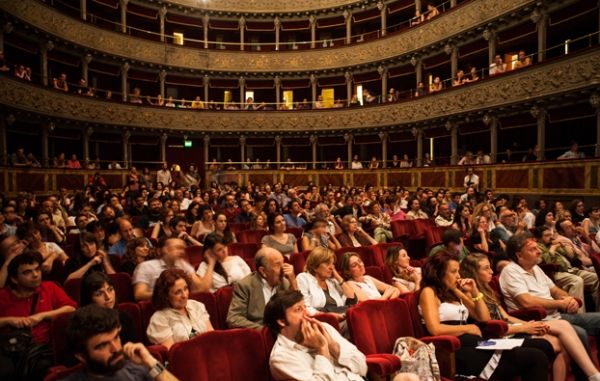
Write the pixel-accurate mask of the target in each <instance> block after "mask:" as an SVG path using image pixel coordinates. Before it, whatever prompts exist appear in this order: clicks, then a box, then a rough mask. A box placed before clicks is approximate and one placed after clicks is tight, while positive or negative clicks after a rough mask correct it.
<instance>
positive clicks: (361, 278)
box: [339, 251, 400, 302]
mask: <svg viewBox="0 0 600 381" xmlns="http://www.w3.org/2000/svg"><path fill="white" fill-rule="evenodd" d="M339 267H340V271H341V272H342V276H343V278H344V279H345V280H346V282H348V283H349V284H350V286H352V288H353V290H354V294H355V295H356V298H357V299H358V301H359V302H362V301H364V300H370V299H382V300H387V299H392V298H397V297H398V295H400V291H399V290H398V289H397V288H395V287H393V286H392V285H389V284H387V283H385V282H382V281H380V280H379V279H377V278H374V277H372V276H370V275H366V270H365V264H364V263H363V261H362V259H361V258H360V255H359V254H358V253H354V252H351V251H350V252H347V253H344V255H342V256H341V257H340V264H339Z"/></svg>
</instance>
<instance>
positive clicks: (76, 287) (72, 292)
mask: <svg viewBox="0 0 600 381" xmlns="http://www.w3.org/2000/svg"><path fill="white" fill-rule="evenodd" d="M82 280H83V279H82V278H71V279H68V280H66V281H65V283H63V288H64V289H65V292H66V293H67V295H69V298H71V299H73V300H74V301H75V302H77V305H79V304H81V282H82Z"/></svg>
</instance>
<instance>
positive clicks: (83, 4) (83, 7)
mask: <svg viewBox="0 0 600 381" xmlns="http://www.w3.org/2000/svg"><path fill="white" fill-rule="evenodd" d="M79 12H80V14H79V15H80V17H81V19H82V20H87V0H79Z"/></svg>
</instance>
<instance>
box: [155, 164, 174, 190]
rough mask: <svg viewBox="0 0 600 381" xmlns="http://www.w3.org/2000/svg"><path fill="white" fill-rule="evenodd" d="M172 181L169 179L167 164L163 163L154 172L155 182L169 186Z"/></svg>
mask: <svg viewBox="0 0 600 381" xmlns="http://www.w3.org/2000/svg"><path fill="white" fill-rule="evenodd" d="M171 181H173V178H172V177H171V171H169V166H168V165H167V163H163V165H162V168H161V169H159V170H158V171H156V182H159V183H162V184H163V185H169V184H171Z"/></svg>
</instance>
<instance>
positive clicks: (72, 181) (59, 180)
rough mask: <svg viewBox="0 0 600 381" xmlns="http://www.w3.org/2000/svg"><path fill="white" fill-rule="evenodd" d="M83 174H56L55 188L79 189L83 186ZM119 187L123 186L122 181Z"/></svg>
mask: <svg viewBox="0 0 600 381" xmlns="http://www.w3.org/2000/svg"><path fill="white" fill-rule="evenodd" d="M83 178H84V176H83V174H77V173H73V174H71V173H68V174H57V175H56V187H57V188H58V189H60V188H62V187H65V188H67V189H80V188H81V187H82V186H83V185H84V184H83V181H84V180H83ZM120 183H121V185H120V187H122V186H123V184H122V181H121V182H120Z"/></svg>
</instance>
